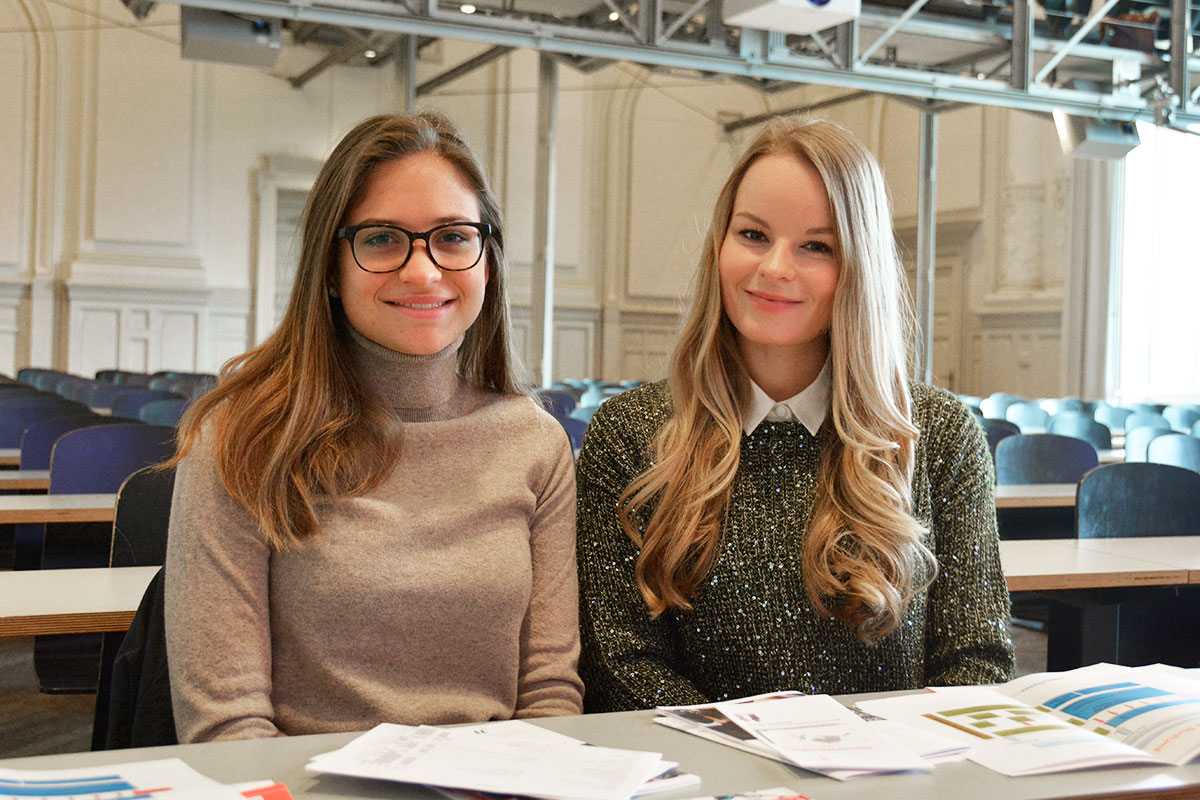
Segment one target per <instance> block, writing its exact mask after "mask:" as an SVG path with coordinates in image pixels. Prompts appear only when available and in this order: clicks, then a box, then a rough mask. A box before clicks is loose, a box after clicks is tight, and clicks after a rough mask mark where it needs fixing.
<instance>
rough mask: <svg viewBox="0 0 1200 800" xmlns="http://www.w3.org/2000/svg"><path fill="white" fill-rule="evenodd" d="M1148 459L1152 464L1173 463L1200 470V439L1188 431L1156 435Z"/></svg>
mask: <svg viewBox="0 0 1200 800" xmlns="http://www.w3.org/2000/svg"><path fill="white" fill-rule="evenodd" d="M1146 460H1147V461H1148V462H1150V463H1151V464H1171V465H1172V466H1176V467H1183V468H1184V469H1190V470H1193V471H1195V472H1200V439H1197V438H1195V437H1193V436H1189V435H1187V434H1186V433H1164V434H1163V435H1162V436H1156V437H1155V438H1153V439H1151V440H1150V445H1149V446H1148V447H1147V448H1146ZM1197 502H1200V498H1197Z"/></svg>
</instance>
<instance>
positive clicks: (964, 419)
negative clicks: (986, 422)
mask: <svg viewBox="0 0 1200 800" xmlns="http://www.w3.org/2000/svg"><path fill="white" fill-rule="evenodd" d="M909 392H910V394H911V396H912V416H913V422H914V423H915V424H916V426H917V427H918V428H920V429H921V435H922V436H923V437H925V436H929V437H931V438H941V439H951V440H955V441H962V440H964V439H968V438H970V437H972V436H974V434H975V432H976V431H981V429H980V427H979V423H978V422H977V421H976V420H975V415H974V414H973V413H971V409H969V408H967V406H966V404H965V403H963V401H961V400H959V399H958V397H957V396H956V395H955V394H954V393H953V392H950V391H948V390H946V389H943V388H941V387H940V386H933V385H931V384H928V383H923V382H921V381H910V382H909Z"/></svg>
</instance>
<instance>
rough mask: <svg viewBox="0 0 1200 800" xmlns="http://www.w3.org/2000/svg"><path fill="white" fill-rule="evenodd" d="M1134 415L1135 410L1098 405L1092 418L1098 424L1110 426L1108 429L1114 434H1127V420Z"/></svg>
mask: <svg viewBox="0 0 1200 800" xmlns="http://www.w3.org/2000/svg"><path fill="white" fill-rule="evenodd" d="M1131 414H1133V410H1132V409H1129V408H1124V407H1122V406H1114V405H1109V404H1108V403H1097V404H1096V410H1095V411H1093V412H1092V417H1093V418H1094V419H1095V420H1096V422H1101V423H1103V424H1105V425H1107V426H1108V429H1109V430H1110V431H1112V432H1113V433H1124V432H1125V420H1127V419H1128V418H1129V416H1130V415H1131Z"/></svg>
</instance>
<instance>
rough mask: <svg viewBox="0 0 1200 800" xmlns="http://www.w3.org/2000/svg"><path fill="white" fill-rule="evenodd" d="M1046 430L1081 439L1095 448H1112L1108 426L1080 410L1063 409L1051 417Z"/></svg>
mask: <svg viewBox="0 0 1200 800" xmlns="http://www.w3.org/2000/svg"><path fill="white" fill-rule="evenodd" d="M1046 430H1047V431H1048V432H1049V433H1056V434H1058V435H1059V436H1073V437H1074V438H1076V439H1083V440H1084V441H1085V442H1087V443H1088V444H1090V445H1091V446H1092V447H1094V448H1096V449H1097V450H1111V449H1112V432H1111V431H1109V429H1108V426H1107V425H1104V424H1103V423H1100V422H1096V420H1094V419H1092V418H1091V417H1090V416H1088V415H1087V414H1085V413H1083V412H1082V411H1064V412H1063V413H1061V414H1059V415H1058V416H1055V417H1051V418H1050V424H1049V425H1048V426H1047V427H1046Z"/></svg>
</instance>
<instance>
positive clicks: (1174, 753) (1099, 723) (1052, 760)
mask: <svg viewBox="0 0 1200 800" xmlns="http://www.w3.org/2000/svg"><path fill="white" fill-rule="evenodd" d="M1194 673H1195V671H1194V670H1193V671H1188V670H1180V669H1176V668H1173V667H1164V666H1163V665H1160V664H1155V665H1150V666H1145V667H1121V666H1116V665H1113V664H1093V665H1092V666H1089V667H1081V668H1079V669H1074V670H1070V671H1067V672H1041V673H1035V674H1032V675H1025V676H1022V677H1020V678H1017V679H1016V680H1014V681H1010V682H1008V683H1005V684H1001V685H999V686H995V687H975V686H954V687H944V688H931V689H930V690H929V691H927V692H924V693H922V694H917V695H906V696H903V697H894V698H884V699H881V700H867V701H862V702H860V703H858V707H859V708H861V709H863V710H865V711H867V712H869V713H872V714H876V715H878V716H881V717H885V718H888V719H896V720H900V721H902V722H906V723H908V724H910V725H916V726H919V727H924V728H926V729H931V730H937V731H938V732H940V733H943V734H947V735H951V736H956V737H958V738H959V739H960V740H962V741H964V742H969V743H970V744H971V745H972V747H971V750H970V751H969V753H968V755H967V757H968V758H970V759H971V760H973V761H975V762H977V763H979V764H982V765H984V766H986V767H989V768H991V769H994V770H996V771H997V772H1000V773H1003V774H1005V775H1038V774H1043V773H1048V772H1064V771H1068V770H1074V769H1087V768H1090V767H1099V766H1110V765H1113V764H1133V763H1143V764H1175V765H1180V764H1187V763H1189V762H1191V761H1193V760H1195V759H1197V757H1200V681H1198V680H1196V679H1195V674H1194Z"/></svg>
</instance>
